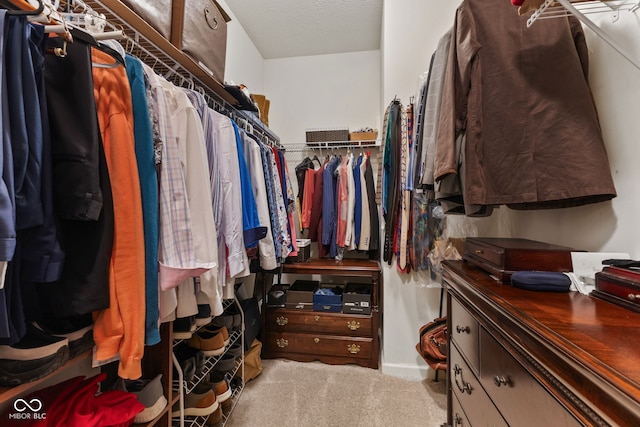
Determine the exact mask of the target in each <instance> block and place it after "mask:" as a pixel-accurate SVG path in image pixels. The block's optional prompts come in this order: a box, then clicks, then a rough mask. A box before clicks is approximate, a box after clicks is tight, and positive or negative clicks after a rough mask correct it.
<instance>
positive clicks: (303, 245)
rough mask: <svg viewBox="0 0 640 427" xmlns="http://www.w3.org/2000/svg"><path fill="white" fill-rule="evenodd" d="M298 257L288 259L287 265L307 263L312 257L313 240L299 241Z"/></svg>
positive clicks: (297, 241)
mask: <svg viewBox="0 0 640 427" xmlns="http://www.w3.org/2000/svg"><path fill="white" fill-rule="evenodd" d="M296 244H297V245H298V255H297V256H290V257H287V259H286V261H285V262H287V263H291V262H305V261H306V260H308V259H309V258H310V257H311V240H310V239H297V240H296Z"/></svg>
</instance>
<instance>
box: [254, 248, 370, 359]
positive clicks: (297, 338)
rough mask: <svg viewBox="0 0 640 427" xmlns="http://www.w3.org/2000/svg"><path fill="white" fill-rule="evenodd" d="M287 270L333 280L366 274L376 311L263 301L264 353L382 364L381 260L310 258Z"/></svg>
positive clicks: (343, 281) (294, 357)
mask: <svg viewBox="0 0 640 427" xmlns="http://www.w3.org/2000/svg"><path fill="white" fill-rule="evenodd" d="M282 271H283V273H288V274H295V275H296V277H299V278H301V277H300V276H305V277H306V278H309V277H310V276H311V275H320V276H321V278H322V281H328V279H331V280H332V281H333V283H346V282H347V281H349V280H350V279H352V278H365V279H366V281H368V282H370V283H371V284H372V294H371V314H366V315H365V314H344V313H328V312H320V311H311V310H297V309H286V308H271V307H267V306H266V305H263V310H262V317H263V323H262V324H263V330H262V333H263V341H264V342H263V348H262V357H263V358H265V359H269V358H277V357H284V358H288V359H293V360H298V361H301V362H310V361H313V360H319V361H322V362H324V363H329V364H345V363H356V364H359V365H361V366H366V367H369V368H374V369H377V368H378V363H379V355H380V338H379V330H380V318H381V315H382V313H381V310H382V304H381V294H382V292H381V289H382V273H381V269H380V263H379V262H377V261H370V260H363V259H345V260H342V261H336V260H333V259H310V260H308V261H306V262H301V263H292V264H285V265H284V266H283V269H282ZM266 291H267V290H266V289H265V294H266Z"/></svg>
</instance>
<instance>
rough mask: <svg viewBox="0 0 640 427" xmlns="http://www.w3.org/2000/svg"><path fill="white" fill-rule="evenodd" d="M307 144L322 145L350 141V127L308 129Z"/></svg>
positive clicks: (311, 145)
mask: <svg viewBox="0 0 640 427" xmlns="http://www.w3.org/2000/svg"><path fill="white" fill-rule="evenodd" d="M306 138H307V145H308V146H310V147H319V146H321V145H331V143H334V144H335V145H337V144H338V143H346V142H347V141H349V129H348V128H345V129H307V130H306Z"/></svg>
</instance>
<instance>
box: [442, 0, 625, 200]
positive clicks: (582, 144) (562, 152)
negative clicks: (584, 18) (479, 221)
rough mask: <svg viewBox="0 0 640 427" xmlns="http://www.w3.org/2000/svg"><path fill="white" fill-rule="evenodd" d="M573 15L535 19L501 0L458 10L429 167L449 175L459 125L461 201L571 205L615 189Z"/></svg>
mask: <svg viewBox="0 0 640 427" xmlns="http://www.w3.org/2000/svg"><path fill="white" fill-rule="evenodd" d="M587 78H588V55H587V46H586V41H585V38H584V33H583V30H582V27H581V25H580V23H579V21H578V20H577V19H575V18H574V17H569V18H555V19H545V20H538V21H536V22H535V23H534V24H533V25H532V26H531V27H529V28H527V25H526V17H519V16H518V14H517V11H516V9H515V8H514V7H513V6H511V5H510V3H509V2H507V1H504V0H464V1H463V3H462V4H461V5H460V7H459V8H458V9H457V12H456V17H455V23H454V28H453V39H452V41H451V49H450V52H449V59H448V64H447V71H446V75H445V82H444V91H443V95H442V104H441V110H440V120H439V125H438V133H437V143H436V160H435V171H434V176H435V179H436V180H442V179H443V177H445V176H447V175H448V174H456V173H460V172H461V171H460V170H459V169H458V161H459V159H458V158H457V155H456V150H455V140H456V136H457V135H459V134H460V133H461V132H466V145H465V152H464V156H463V159H464V163H463V164H462V166H461V168H464V171H463V172H464V173H463V174H462V176H464V177H465V178H464V183H463V194H464V199H465V203H468V204H476V205H500V204H506V205H509V207H512V208H515V209H541V208H558V207H568V206H578V205H583V204H587V203H595V202H600V201H604V200H609V199H611V198H613V197H615V196H616V191H615V188H614V185H613V179H612V177H611V172H610V169H609V163H608V159H607V153H606V150H605V146H604V143H603V140H602V135H601V130H600V125H599V123H598V117H597V112H596V108H595V105H594V103H593V99H592V97H591V91H590V88H589V84H588V80H587Z"/></svg>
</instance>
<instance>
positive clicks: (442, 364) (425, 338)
mask: <svg viewBox="0 0 640 427" xmlns="http://www.w3.org/2000/svg"><path fill="white" fill-rule="evenodd" d="M447 346H448V338H447V316H444V317H439V318H437V319H434V320H433V321H432V322H429V323H427V324H426V325H423V326H422V327H421V328H420V341H418V344H416V350H417V351H418V354H420V356H422V358H423V359H424V361H425V362H427V364H428V365H429V366H430V367H431V368H433V369H436V370H446V369H447Z"/></svg>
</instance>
